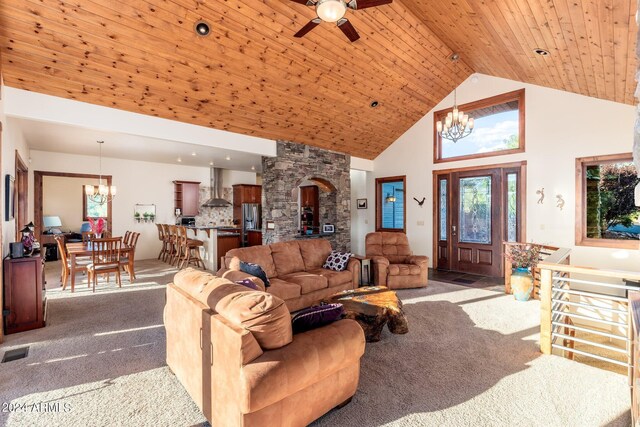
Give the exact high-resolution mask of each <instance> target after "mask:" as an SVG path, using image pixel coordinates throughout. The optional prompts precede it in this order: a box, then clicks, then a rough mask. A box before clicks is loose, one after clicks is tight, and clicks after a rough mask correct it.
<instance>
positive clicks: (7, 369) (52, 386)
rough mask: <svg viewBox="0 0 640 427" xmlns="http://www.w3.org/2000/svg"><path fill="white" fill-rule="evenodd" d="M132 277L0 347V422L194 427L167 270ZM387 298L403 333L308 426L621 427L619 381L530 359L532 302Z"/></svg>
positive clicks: (55, 307) (447, 292)
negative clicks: (8, 354)
mask: <svg viewBox="0 0 640 427" xmlns="http://www.w3.org/2000/svg"><path fill="white" fill-rule="evenodd" d="M48 271H49V272H50V273H51V279H50V280H49V285H50V286H49V287H51V286H52V284H53V283H54V282H55V276H56V275H57V271H55V269H54V267H48ZM137 271H138V281H137V282H136V283H134V284H129V283H128V282H127V281H126V280H125V282H124V287H123V289H122V290H119V289H117V288H116V287H115V285H114V284H113V280H112V283H111V284H101V285H100V286H99V287H98V291H97V292H96V293H95V294H92V293H91V292H90V291H89V290H88V289H86V287H85V286H83V285H79V286H78V287H77V288H76V292H75V294H74V295H73V296H70V294H69V291H68V290H67V291H65V292H64V293H63V292H61V291H60V290H59V288H55V289H51V290H50V291H49V292H48V296H49V321H48V325H47V327H46V328H43V329H40V330H37V331H30V332H26V333H21V334H14V335H10V336H8V337H7V340H6V342H5V344H3V345H2V346H0V356H1V355H2V354H3V353H4V351H5V350H9V349H12V348H16V347H20V346H22V345H29V347H30V351H29V356H28V357H27V358H26V359H22V360H17V361H13V362H9V363H6V364H0V402H7V403H9V402H10V403H12V404H13V405H14V408H12V409H14V411H13V412H5V411H1V410H0V424H1V425H7V426H27V425H47V426H56V425H60V426H63V425H64V426H71V425H73V426H75V425H87V426H103V425H122V426H129V425H154V426H191V425H200V424H202V423H203V422H204V418H203V416H202V414H201V413H200V411H199V410H198V408H197V407H196V406H195V404H193V402H192V401H191V399H190V398H189V396H188V395H187V393H186V392H185V391H184V389H183V388H182V386H181V385H180V384H179V382H178V381H177V380H176V379H175V377H174V376H173V375H172V374H171V373H170V372H169V370H168V368H167V367H166V366H165V364H164V359H165V349H164V346H165V341H164V330H163V327H162V307H163V305H164V285H165V284H166V283H167V282H169V281H170V280H171V277H172V275H173V274H174V273H175V270H173V269H171V268H168V267H167V266H166V265H165V264H162V263H158V262H155V261H143V262H141V263H139V265H138V267H137ZM399 295H400V297H401V298H402V300H403V301H404V304H405V311H406V313H407V316H408V318H409V324H410V332H409V334H407V335H392V334H390V333H388V331H385V333H384V334H383V339H382V341H381V342H379V343H373V344H368V345H367V350H366V354H365V356H364V358H363V359H362V368H361V378H360V386H359V390H358V393H357V394H356V396H355V397H354V399H353V401H352V402H351V404H349V405H347V406H346V407H344V408H342V409H340V410H334V411H332V412H330V413H329V414H327V415H325V416H324V417H322V418H321V419H319V420H318V421H316V422H315V423H314V425H316V426H379V425H393V426H436V425H437V426H441V425H448V426H465V425H469V426H478V425H482V426H488V425H495V426H512V425H526V426H538V425H539V426H602V425H610V426H617V425H620V426H622V425H629V424H630V422H631V420H630V416H629V410H628V409H629V389H628V386H627V378H626V377H625V376H623V375H618V374H615V373H612V372H609V371H604V370H600V369H597V368H594V367H591V366H586V365H583V364H580V363H577V362H572V361H569V360H566V359H563V358H561V357H558V356H542V355H541V354H540V353H539V352H538V347H537V337H538V327H537V324H538V316H539V315H538V302H537V301H530V302H527V303H518V302H516V301H514V300H513V298H512V297H511V296H505V295H503V294H500V293H497V292H493V291H490V290H484V289H472V288H468V287H462V286H457V285H452V284H445V283H438V282H435V281H432V282H431V284H430V286H429V287H428V288H427V289H417V290H407V291H401V292H399ZM34 403H35V404H39V405H37V406H31V407H29V406H26V407H25V406H23V404H34ZM47 405H48V406H47ZM15 406H17V408H16V407H15ZM45 409H48V410H49V412H46V413H45V412H43V411H44V410H45Z"/></svg>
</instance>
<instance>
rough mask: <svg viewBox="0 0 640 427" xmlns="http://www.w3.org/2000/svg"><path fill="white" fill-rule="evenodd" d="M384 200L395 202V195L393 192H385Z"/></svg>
mask: <svg viewBox="0 0 640 427" xmlns="http://www.w3.org/2000/svg"><path fill="white" fill-rule="evenodd" d="M384 200H385V202H387V203H395V202H396V196H395V194H391V193H387V197H386V198H385V199H384Z"/></svg>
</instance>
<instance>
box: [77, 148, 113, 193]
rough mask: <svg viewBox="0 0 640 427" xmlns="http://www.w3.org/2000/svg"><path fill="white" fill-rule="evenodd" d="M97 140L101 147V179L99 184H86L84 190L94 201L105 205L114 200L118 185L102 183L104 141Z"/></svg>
mask: <svg viewBox="0 0 640 427" xmlns="http://www.w3.org/2000/svg"><path fill="white" fill-rule="evenodd" d="M96 142H97V143H98V146H99V147H100V149H99V150H100V169H99V170H100V179H99V181H98V185H93V184H89V185H85V186H84V192H85V194H86V195H87V197H88V198H89V200H91V201H92V202H94V203H98V204H100V205H104V204H105V203H107V202H110V201H112V200H113V198H114V197H116V186H115V185H111V186H109V185H104V184H102V144H104V141H96Z"/></svg>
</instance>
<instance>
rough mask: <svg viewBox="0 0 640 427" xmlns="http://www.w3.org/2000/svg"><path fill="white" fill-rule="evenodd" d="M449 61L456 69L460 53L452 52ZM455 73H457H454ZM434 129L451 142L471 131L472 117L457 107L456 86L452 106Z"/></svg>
mask: <svg viewBox="0 0 640 427" xmlns="http://www.w3.org/2000/svg"><path fill="white" fill-rule="evenodd" d="M450 59H451V61H453V64H454V67H455V68H456V70H457V64H458V59H460V55H458V54H457V53H454V54H453V55H451V58H450ZM456 74H457V73H456ZM436 130H437V131H438V135H440V137H442V138H444V139H448V140H450V141H453V142H457V141H458V140H459V139H462V138H464V137H465V136H468V135H469V134H470V133H471V132H472V131H473V118H470V117H469V115H468V114H464V113H463V112H462V111H460V110H459V109H458V99H457V96H456V88H454V89H453V108H452V111H449V112H448V113H447V117H445V119H444V123H443V122H442V120H438V121H437V122H436Z"/></svg>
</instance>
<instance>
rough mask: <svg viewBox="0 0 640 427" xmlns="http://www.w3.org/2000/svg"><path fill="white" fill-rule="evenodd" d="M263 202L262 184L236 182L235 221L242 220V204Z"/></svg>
mask: <svg viewBox="0 0 640 427" xmlns="http://www.w3.org/2000/svg"><path fill="white" fill-rule="evenodd" d="M243 203H258V204H262V186H261V185H252V184H236V185H234V186H233V221H234V222H235V223H236V224H240V223H241V222H242V204H243Z"/></svg>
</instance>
